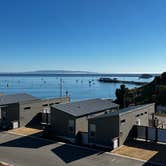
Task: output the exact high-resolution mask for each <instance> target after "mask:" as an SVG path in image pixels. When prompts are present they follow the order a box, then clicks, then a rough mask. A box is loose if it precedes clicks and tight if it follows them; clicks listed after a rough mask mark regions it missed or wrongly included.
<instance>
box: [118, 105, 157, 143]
mask: <svg viewBox="0 0 166 166" xmlns="http://www.w3.org/2000/svg"><path fill="white" fill-rule="evenodd" d="M146 112H147V114H146ZM154 112H155V108H154V104H152V105H149V106H148V107H145V108H141V109H139V110H137V111H133V112H132V111H131V112H128V113H124V114H120V119H119V126H120V133H119V145H123V144H124V143H125V141H127V139H128V138H130V134H132V128H133V126H134V125H141V126H149V117H150V115H151V114H152V113H154ZM123 120H125V122H124V123H121V121H123ZM139 121H140V124H138V122H139Z"/></svg>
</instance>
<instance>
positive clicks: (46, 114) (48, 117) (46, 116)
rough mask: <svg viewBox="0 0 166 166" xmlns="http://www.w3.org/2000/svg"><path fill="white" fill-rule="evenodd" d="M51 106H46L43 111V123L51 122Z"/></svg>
mask: <svg viewBox="0 0 166 166" xmlns="http://www.w3.org/2000/svg"><path fill="white" fill-rule="evenodd" d="M50 113H51V112H50V108H44V109H43V111H42V124H50V123H51V115H50Z"/></svg>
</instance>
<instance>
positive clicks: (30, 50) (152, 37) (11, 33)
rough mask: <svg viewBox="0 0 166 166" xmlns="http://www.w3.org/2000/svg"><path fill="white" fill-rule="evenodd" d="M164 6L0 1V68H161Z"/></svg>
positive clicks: (102, 0) (125, 0)
mask: <svg viewBox="0 0 166 166" xmlns="http://www.w3.org/2000/svg"><path fill="white" fill-rule="evenodd" d="M165 8H166V1H165V0H1V1H0V72H22V71H36V70H79V71H80V70H81V71H93V72H102V73H161V72H164V71H165V70H166V10H165Z"/></svg>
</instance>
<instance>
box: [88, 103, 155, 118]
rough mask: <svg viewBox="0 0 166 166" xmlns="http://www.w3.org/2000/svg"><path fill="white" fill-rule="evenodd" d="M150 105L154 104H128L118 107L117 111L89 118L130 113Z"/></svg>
mask: <svg viewBox="0 0 166 166" xmlns="http://www.w3.org/2000/svg"><path fill="white" fill-rule="evenodd" d="M152 105H154V103H151V104H144V105H137V106H130V107H127V108H123V109H120V110H119V111H117V112H110V113H108V114H104V115H99V116H96V117H92V118H89V119H98V118H106V117H110V116H115V115H123V114H127V113H130V112H135V111H138V110H140V109H143V108H147V107H149V106H152Z"/></svg>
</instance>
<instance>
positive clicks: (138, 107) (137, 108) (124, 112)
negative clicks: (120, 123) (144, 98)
mask: <svg viewBox="0 0 166 166" xmlns="http://www.w3.org/2000/svg"><path fill="white" fill-rule="evenodd" d="M152 105H154V103H151V104H143V105H137V106H131V107H127V108H123V109H120V110H119V114H120V115H122V114H126V113H129V112H133V111H138V110H139V109H143V108H146V107H149V106H152Z"/></svg>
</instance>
